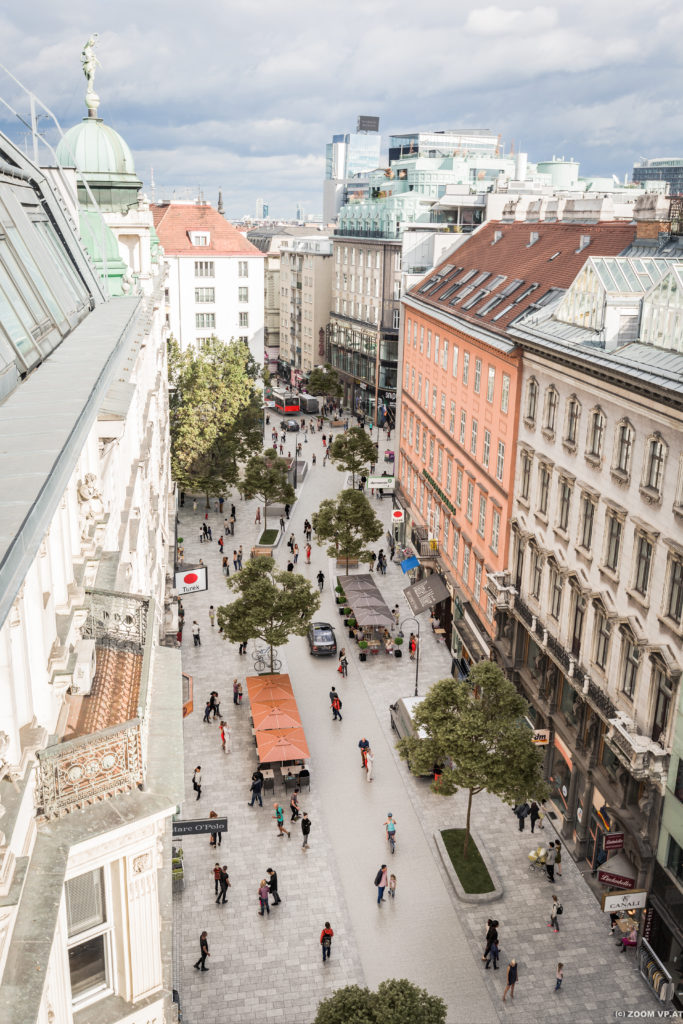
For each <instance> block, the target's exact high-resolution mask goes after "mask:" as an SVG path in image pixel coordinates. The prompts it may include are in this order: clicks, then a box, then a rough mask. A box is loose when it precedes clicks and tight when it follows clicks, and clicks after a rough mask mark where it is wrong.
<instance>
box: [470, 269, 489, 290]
mask: <svg viewBox="0 0 683 1024" xmlns="http://www.w3.org/2000/svg"><path fill="white" fill-rule="evenodd" d="M490 276H491V275H490V274H489V272H488V270H485V271H484V272H483V274H480V275H479V277H477V278H476V280H474V281H473V282H472V284H473V285H474V287H475V288H476V287H477V285H479V284H481V283H482V281H485V280H486V278H487V277H490Z"/></svg>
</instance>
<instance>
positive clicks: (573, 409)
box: [564, 397, 581, 448]
mask: <svg viewBox="0 0 683 1024" xmlns="http://www.w3.org/2000/svg"><path fill="white" fill-rule="evenodd" d="M580 419H581V406H580V404H579V401H578V399H576V398H574V397H572V398H570V399H569V400H568V402H567V429H566V433H565V437H564V442H565V444H566V445H568V446H569V447H571V448H573V447H575V446H576V443H577V438H578V436H579V420H580Z"/></svg>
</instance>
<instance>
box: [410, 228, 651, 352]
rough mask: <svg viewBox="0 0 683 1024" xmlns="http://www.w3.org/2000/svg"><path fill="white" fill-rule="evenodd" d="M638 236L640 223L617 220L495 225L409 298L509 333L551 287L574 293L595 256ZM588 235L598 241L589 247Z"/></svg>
mask: <svg viewBox="0 0 683 1024" xmlns="http://www.w3.org/2000/svg"><path fill="white" fill-rule="evenodd" d="M635 233H636V225H635V224H629V223H624V222H617V221H613V222H609V223H602V224H580V223H573V222H552V223H546V222H543V221H539V222H535V223H529V222H519V223H514V224H507V223H502V222H496V221H491V222H490V223H488V224H486V225H484V227H482V228H481V229H480V230H479V231H476V232H474V234H472V236H471V237H470V238H469V239H468V240H467V241H466V242H465V243H464V244H463V245H462V246H461V247H460V248H459V249H457V250H456V251H455V252H454V253H453V254H452V255H451V256H448V257H447V258H446V259H445V260H444V261H443V263H441V264H439V266H438V267H437V268H436V269H435V270H433V271H432V272H431V273H430V274H428V275H427V277H425V278H424V279H423V280H422V281H420V282H419V284H416V285H414V286H413V287H412V288H411V289H410V290H409V291H408V295H409V296H410V297H412V298H414V299H418V300H419V301H420V302H423V303H426V304H427V305H429V306H434V307H435V309H442V310H445V311H448V312H449V313H450V314H451V315H453V316H457V317H458V319H462V320H469V321H471V322H472V323H475V324H478V325H479V326H481V327H486V328H487V329H488V330H493V331H498V332H500V333H504V332H505V328H506V327H507V325H508V324H509V323H510V322H511V321H512V320H515V319H516V318H517V317H518V316H519V315H520V314H521V313H523V312H524V310H525V309H526V308H527V307H529V306H531V305H533V303H535V302H538V300H539V299H540V298H541V297H542V296H543V295H545V294H546V293H547V292H548V290H549V289H550V288H563V289H564V288H568V287H569V285H570V284H571V283H572V281H573V280H574V278H575V277H576V275H577V274H578V272H579V270H581V268H582V266H583V265H584V263H585V262H586V260H587V259H588V257H589V256H618V255H619V253H621V252H622V251H623V250H624V249H625V248H626V247H627V246H628V245H631V244H632V242H633V240H634V238H635ZM534 236H537V238H535V240H533V243H532V239H534ZM586 238H590V242H589V244H588V245H585V244H584V243H585V240H586ZM582 239H583V241H582ZM582 245H584V247H583V248H581V246H582ZM579 249H580V250H581V251H577V250H579ZM473 271H474V273H472V272H473ZM465 289H469V291H465ZM473 300H474V301H473ZM468 305H469V308H468V309H465V308H463V307H464V306H468Z"/></svg>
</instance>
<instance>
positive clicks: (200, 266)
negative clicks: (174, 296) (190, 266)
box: [194, 260, 215, 277]
mask: <svg viewBox="0 0 683 1024" xmlns="http://www.w3.org/2000/svg"><path fill="white" fill-rule="evenodd" d="M194 276H195V277H215V273H214V262H213V260H195V264H194Z"/></svg>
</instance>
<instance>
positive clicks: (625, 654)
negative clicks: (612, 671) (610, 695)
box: [619, 625, 640, 700]
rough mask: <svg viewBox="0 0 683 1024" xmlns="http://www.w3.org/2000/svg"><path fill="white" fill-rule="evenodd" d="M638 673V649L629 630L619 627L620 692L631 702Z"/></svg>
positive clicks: (626, 627) (625, 627)
mask: <svg viewBox="0 0 683 1024" xmlns="http://www.w3.org/2000/svg"><path fill="white" fill-rule="evenodd" d="M639 671H640V648H639V647H638V644H637V641H636V638H635V636H634V635H633V633H632V631H631V629H630V628H629V627H628V626H626V625H624V626H622V627H621V669H620V686H619V688H620V690H621V692H622V693H623V694H624V695H625V696H626V697H628V699H629V700H633V695H634V694H635V692H636V686H637V684H638V673H639Z"/></svg>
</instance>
